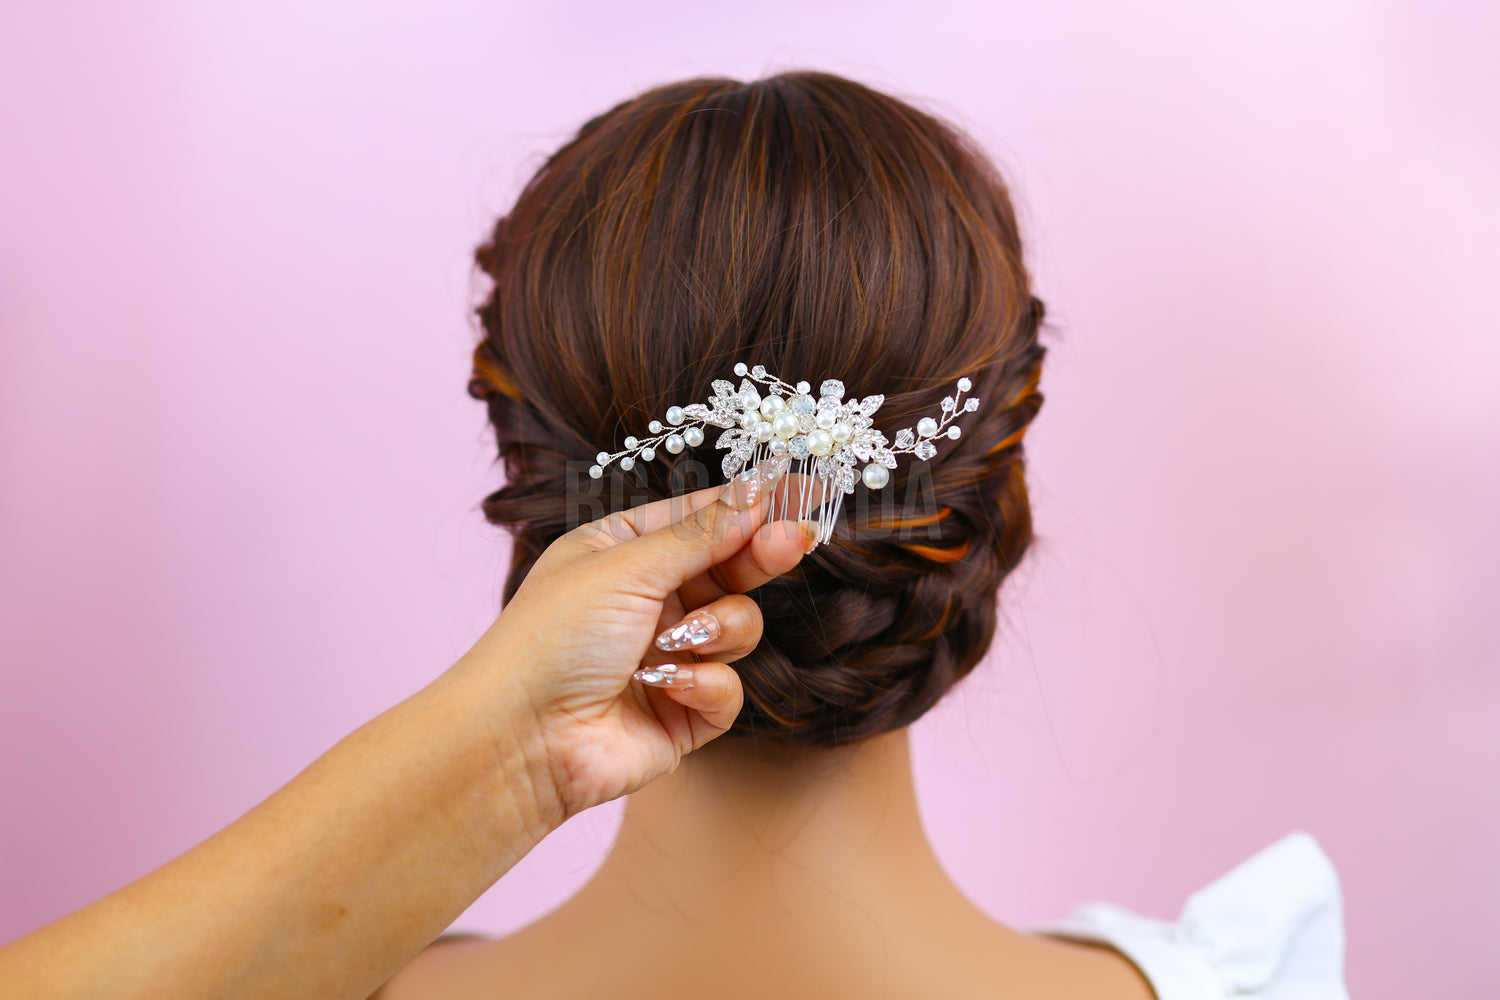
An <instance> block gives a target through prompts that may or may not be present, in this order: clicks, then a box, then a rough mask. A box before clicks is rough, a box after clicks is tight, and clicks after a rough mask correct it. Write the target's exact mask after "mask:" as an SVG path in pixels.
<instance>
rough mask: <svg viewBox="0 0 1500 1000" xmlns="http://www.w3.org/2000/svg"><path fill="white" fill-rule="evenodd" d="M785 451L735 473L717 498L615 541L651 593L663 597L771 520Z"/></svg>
mask: <svg viewBox="0 0 1500 1000" xmlns="http://www.w3.org/2000/svg"><path fill="white" fill-rule="evenodd" d="M787 465H788V461H787V459H786V457H785V456H782V457H780V458H768V459H766V460H765V461H763V462H761V463H760V464H759V465H756V466H755V467H754V468H751V469H746V470H745V471H744V472H742V473H740V474H739V475H737V476H735V477H734V478H732V479H730V480H729V482H728V483H726V484H725V485H724V488H723V489H722V490H721V491H720V493H719V496H718V498H717V499H716V500H715V501H714V502H713V503H711V504H708V505H706V506H704V507H700V508H698V509H697V510H690V511H688V512H687V513H685V514H684V515H683V516H682V517H681V518H679V519H677V520H675V521H672V522H671V523H669V524H666V525H663V526H662V527H660V528H657V529H656V530H655V531H651V532H647V533H646V534H644V535H641V536H640V537H639V538H633V539H631V540H630V541H628V542H625V543H624V544H622V545H618V546H615V548H614V551H615V553H616V554H617V558H626V559H628V560H629V561H630V562H631V563H632V564H633V565H634V567H635V568H636V570H637V573H636V575H637V578H638V579H640V580H642V581H643V582H644V583H645V584H646V586H647V588H648V590H649V591H650V596H651V597H654V598H657V599H663V598H665V597H666V596H667V595H668V594H671V593H672V592H674V591H676V590H677V589H678V588H679V587H681V586H682V585H683V583H685V582H686V581H688V580H691V579H692V578H693V577H695V576H697V575H698V574H700V573H703V572H705V571H706V570H708V569H709V567H711V566H714V565H716V564H717V563H721V562H723V561H724V560H726V559H728V558H729V557H730V556H732V555H734V554H735V553H736V552H738V551H739V550H740V549H742V548H744V547H745V545H746V544H747V543H748V542H749V541H750V539H751V538H752V537H753V536H754V535H755V531H756V529H757V528H759V527H760V525H761V523H762V522H763V521H764V520H765V516H766V510H767V508H768V507H769V505H768V504H767V503H766V502H765V501H766V499H767V498H768V497H769V496H770V495H771V494H772V493H773V492H775V485H776V481H777V480H778V479H779V478H780V477H781V475H782V473H784V472H785V471H786V469H787Z"/></svg>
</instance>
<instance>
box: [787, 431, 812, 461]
mask: <svg viewBox="0 0 1500 1000" xmlns="http://www.w3.org/2000/svg"><path fill="white" fill-rule="evenodd" d="M786 451H787V454H788V455H791V456H792V457H793V458H806V457H807V456H808V455H811V454H812V452H811V451H809V450H808V447H807V438H805V437H803V436H802V435H801V434H799V435H797V436H796V437H794V438H792V439H791V440H790V441H788V442H787V446H786Z"/></svg>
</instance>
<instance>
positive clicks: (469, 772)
mask: <svg viewBox="0 0 1500 1000" xmlns="http://www.w3.org/2000/svg"><path fill="white" fill-rule="evenodd" d="M765 496H766V491H765V490H762V489H760V488H759V486H758V484H757V483H756V482H754V481H746V480H743V479H736V480H734V481H732V482H731V483H730V484H729V485H728V486H727V487H725V488H722V489H709V490H701V491H698V492H697V493H693V494H689V495H687V496H685V497H674V498H670V499H668V500H664V501H661V502H660V503H657V504H649V505H646V506H643V507H638V508H635V509H634V510H631V511H627V512H624V513H622V514H618V515H613V516H611V517H609V518H607V519H605V520H604V521H600V522H594V523H592V524H588V525H584V526H582V527H580V528H578V529H576V530H575V531H573V532H570V533H569V534H568V535H566V536H564V537H563V538H561V539H559V540H558V541H557V542H556V543H554V544H553V545H552V546H551V547H549V548H548V549H547V551H546V552H544V553H543V554H542V556H541V558H540V559H539V560H538V561H537V564H536V566H535V567H534V569H533V570H532V572H531V573H530V574H529V575H528V577H527V579H526V582H525V583H524V585H522V587H520V588H519V590H518V592H517V593H516V595H515V597H514V598H513V599H512V601H511V602H510V604H509V605H508V606H507V608H506V610H505V611H504V612H503V613H502V614H501V615H500V616H499V618H497V619H496V621H495V623H494V624H493V625H492V626H491V627H490V629H489V630H488V631H487V632H486V633H485V634H484V635H483V636H482V637H481V638H480V640H479V642H478V643H476V644H475V646H474V648H473V649H471V650H470V651H469V652H468V653H466V654H465V655H464V656H463V657H462V658H461V659H460V660H459V661H458V662H457V663H456V664H454V665H453V666H452V668H450V669H449V670H447V671H446V672H444V673H443V674H442V675H441V676H440V677H439V678H438V679H437V680H436V681H434V682H433V683H432V684H430V685H429V686H428V687H426V688H424V689H422V690H421V691H419V692H417V693H416V694H415V695H413V696H412V697H411V698H408V699H407V700H406V701H403V702H402V703H400V704H399V705H396V706H395V707H394V708H391V709H390V710H388V711H386V712H385V713H383V714H382V715H380V716H378V717H377V718H375V719H374V720H372V721H371V722H369V723H367V724H366V725H364V726H362V727H360V728H359V729H358V730H356V731H355V732H354V733H352V734H350V735H349V736H348V737H346V738H345V739H344V740H342V741H341V742H339V743H338V745H336V746H335V747H334V748H333V749H332V750H330V751H329V752H328V753H326V754H324V755H323V756H322V757H320V758H319V759H318V760H316V761H315V762H313V764H311V765H310V766H309V767H308V768H307V769H306V770H305V771H303V772H302V773H301V774H299V775H298V776H297V777H296V778H294V779H293V780H292V781H291V782H289V783H288V784H287V785H286V786H284V787H283V788H281V789H280V790H278V791H277V792H276V793H275V794H273V795H272V796H271V797H270V798H269V799H267V800H266V801H265V802H263V803H261V804H260V805H258V806H256V807H255V808H254V809H252V810H251V811H250V812H249V813H247V814H246V815H245V816H243V817H242V818H241V819H239V820H237V821H236V822H235V823H233V824H231V825H230V826H228V827H226V828H225V829H224V830H222V831H220V832H219V833H218V834H216V835H215V836H213V837H211V838H209V839H208V840H207V841H205V842H203V843H202V844H199V845H198V846H197V847H194V848H193V849H192V850H190V851H188V852H187V853H186V854H184V855H182V856H181V857H178V858H176V859H174V860H173V861H171V862H169V863H168V864H166V865H164V866H163V867H161V868H159V869H157V870H156V871H154V872H152V873H150V874H148V875H146V876H145V877H143V878H141V879H139V880H138V881H136V882H134V883H132V884H130V885H128V886H126V887H125V888H123V889H121V890H120V891H118V892H116V893H113V894H111V895H109V896H107V897H105V898H104V899H101V900H99V901H98V902H96V903H94V904H92V905H90V906H88V907H85V908H84V909H82V910H80V911H78V912H76V913H74V914H71V915H69V916H67V917H64V918H63V919H62V920H59V921H57V922H55V923H53V924H50V925H48V926H46V927H43V928H42V929H40V930H38V931H36V932H34V933H32V934H30V935H28V936H26V937H24V938H21V939H19V940H17V941H15V942H12V943H11V944H9V945H7V946H5V947H4V948H0V983H3V984H4V987H5V989H4V992H5V995H6V996H8V997H11V996H14V997H26V998H35V1000H51V998H63V997H67V998H70V1000H75V998H82V997H110V998H132V997H154V998H162V997H167V998H171V997H184V998H186V997H195V998H196V997H220V998H248V997H290V996H309V997H310V996H316V997H320V998H361V997H368V996H370V995H371V994H372V993H373V992H374V991H375V990H376V989H377V988H378V987H379V986H380V985H381V984H382V983H384V982H385V981H386V980H387V979H389V978H390V977H391V975H392V974H393V973H395V972H396V971H397V970H398V969H400V968H401V967H402V966H403V965H405V964H406V963H408V962H409V961H410V960H411V959H412V958H413V957H414V956H415V955H417V954H418V953H419V952H420V951H421V950H422V948H423V947H425V946H426V945H427V944H428V943H429V942H431V941H432V940H433V939H434V938H435V937H437V935H438V934H440V933H441V932H442V930H443V928H445V927H446V926H447V925H448V924H449V923H450V922H451V921H452V920H453V919H454V918H455V917H457V916H458V914H460V913H461V912H462V911H463V910H464V909H465V908H466V907H467V906H468V905H469V904H470V903H471V902H472V901H473V900H474V899H476V898H478V896H479V895H480V894H481V893H483V892H484V890H485V889H487V888H488V887H489V886H490V885H492V884H493V883H494V882H495V881H496V880H497V879H499V878H500V877H501V876H502V875H503V874H504V873H505V872H506V871H508V870H509V869H510V868H511V867H512V866H513V865H514V864H515V863H516V862H517V861H518V860H520V858H521V857H522V856H524V855H525V854H526V852H527V851H529V850H530V849H531V848H532V847H533V846H535V845H536V843H537V842H538V841H540V840H541V839H542V838H543V837H544V836H546V835H547V834H548V833H549V832H551V831H552V830H554V829H556V828H557V826H559V825H560V824H561V823H562V822H564V821H565V820H566V819H567V818H568V817H570V816H573V815H575V814H576V813H578V812H580V811H582V810H583V809H587V808H589V807H590V806H593V805H597V804H599V803H601V802H604V801H607V800H608V799H611V798H614V797H616V796H619V795H623V794H627V793H629V792H633V791H635V790H637V789H640V788H642V787H644V786H645V785H646V784H648V783H649V782H650V781H651V780H652V779H654V778H656V777H658V776H659V775H661V774H664V773H669V772H671V771H674V770H675V769H676V768H677V765H678V763H679V762H680V761H681V760H682V757H683V755H685V754H687V753H690V752H692V751H693V750H695V749H697V748H698V747H701V746H702V745H703V744H705V743H707V742H708V741H709V740H711V739H713V738H714V737H715V736H717V735H719V734H720V733H722V732H723V731H724V730H725V729H727V728H728V727H729V725H730V724H731V723H732V722H733V720H734V717H735V715H736V714H738V712H739V709H740V705H741V703H742V700H743V695H742V691H741V689H740V685H739V680H738V677H737V675H736V674H735V673H734V670H733V669H732V668H731V667H729V666H728V661H730V660H732V659H734V658H737V657H738V656H743V655H744V653H745V652H747V651H748V650H750V649H752V648H753V647H754V645H755V643H756V642H757V641H758V640H759V637H760V617H759V612H758V611H757V610H756V609H755V605H754V602H753V601H751V600H750V599H749V598H747V597H745V596H744V594H743V592H744V591H745V590H749V589H752V588H753V587H756V586H758V585H760V584H761V583H763V582H765V581H766V580H768V579H770V578H771V577H773V576H775V575H777V574H779V573H784V572H786V571H787V570H788V569H790V568H791V567H792V566H794V565H795V564H796V563H797V561H798V560H799V559H800V558H801V556H802V554H803V552H804V550H805V547H806V545H807V544H808V541H809V536H808V535H807V534H806V533H805V532H803V531H801V530H799V528H798V526H797V525H795V524H791V523H788V522H780V523H776V524H765V523H764V517H765V510H766V504H765ZM704 606H707V607H709V608H710V609H712V610H714V612H715V614H717V615H718V616H719V617H720V619H721V621H723V622H724V623H725V629H724V636H723V638H722V640H721V645H722V648H721V649H720V651H719V653H718V654H717V659H715V660H710V661H709V662H702V663H694V664H693V668H692V669H693V670H694V672H695V678H694V684H693V685H692V686H691V687H686V688H680V689H662V688H648V687H645V686H643V685H641V684H639V683H635V682H632V681H631V674H632V672H633V671H635V670H636V669H637V668H638V667H640V666H641V663H642V660H643V658H644V659H645V660H646V661H647V662H651V661H652V660H653V659H654V658H655V657H656V654H654V653H653V654H650V655H647V653H646V651H647V649H648V648H649V646H650V643H651V640H652V638H653V637H654V636H655V635H656V634H657V633H658V632H659V631H660V630H661V629H663V628H664V627H666V626H667V625H670V624H672V623H673V622H675V621H677V620H678V619H680V618H681V617H682V615H683V612H684V611H685V610H686V609H688V608H698V607H704Z"/></svg>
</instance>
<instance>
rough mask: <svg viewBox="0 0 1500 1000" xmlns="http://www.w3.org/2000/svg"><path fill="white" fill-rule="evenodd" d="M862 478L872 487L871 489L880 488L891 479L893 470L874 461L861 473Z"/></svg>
mask: <svg viewBox="0 0 1500 1000" xmlns="http://www.w3.org/2000/svg"><path fill="white" fill-rule="evenodd" d="M860 478H861V479H863V480H864V481H865V485H866V486H868V487H870V489H872V490H878V489H880V488H881V487H883V486H884V485H885V484H886V483H888V482H890V481H891V470H890V469H887V468H886V467H885V466H883V465H876V464H875V463H874V462H871V463H870V464H869V465H867V466H865V471H864V472H862V473H861V474H860Z"/></svg>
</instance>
